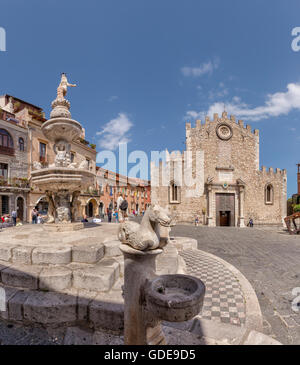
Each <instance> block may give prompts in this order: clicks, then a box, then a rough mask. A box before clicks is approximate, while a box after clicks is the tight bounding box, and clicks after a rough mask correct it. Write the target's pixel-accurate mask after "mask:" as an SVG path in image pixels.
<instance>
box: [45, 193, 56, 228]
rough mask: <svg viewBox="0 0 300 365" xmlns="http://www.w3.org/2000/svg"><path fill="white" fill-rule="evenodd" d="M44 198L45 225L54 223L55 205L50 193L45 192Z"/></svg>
mask: <svg viewBox="0 0 300 365" xmlns="http://www.w3.org/2000/svg"><path fill="white" fill-rule="evenodd" d="M46 198H47V201H48V220H47V223H54V222H55V205H54V200H53V196H52V192H51V191H46Z"/></svg>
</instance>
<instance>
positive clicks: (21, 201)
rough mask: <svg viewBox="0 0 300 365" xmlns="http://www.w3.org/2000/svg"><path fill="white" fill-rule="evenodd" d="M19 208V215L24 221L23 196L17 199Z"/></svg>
mask: <svg viewBox="0 0 300 365" xmlns="http://www.w3.org/2000/svg"><path fill="white" fill-rule="evenodd" d="M17 208H18V209H17V217H18V218H19V219H20V221H21V222H22V221H23V218H24V199H23V198H21V197H19V198H18V199H17Z"/></svg>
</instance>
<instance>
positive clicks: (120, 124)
mask: <svg viewBox="0 0 300 365" xmlns="http://www.w3.org/2000/svg"><path fill="white" fill-rule="evenodd" d="M132 126H133V123H132V122H131V120H130V119H129V118H128V116H127V115H126V114H125V113H119V115H118V117H117V118H115V119H112V120H110V121H109V122H108V123H106V124H105V126H104V127H103V129H102V131H100V132H97V133H96V134H97V135H98V136H102V137H101V138H99V140H98V144H99V146H100V147H101V148H105V149H108V150H115V149H116V148H117V147H118V145H119V143H128V142H130V139H129V135H128V132H129V130H130V129H131V128H132Z"/></svg>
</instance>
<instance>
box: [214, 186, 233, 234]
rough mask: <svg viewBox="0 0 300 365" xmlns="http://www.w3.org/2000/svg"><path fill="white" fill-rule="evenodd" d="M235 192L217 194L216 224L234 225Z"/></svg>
mask: <svg viewBox="0 0 300 365" xmlns="http://www.w3.org/2000/svg"><path fill="white" fill-rule="evenodd" d="M234 217H235V211H234V194H229V193H219V194H218V193H217V194H216V225H217V226H222V227H226V226H227V227H229V226H234V225H235V223H234Z"/></svg>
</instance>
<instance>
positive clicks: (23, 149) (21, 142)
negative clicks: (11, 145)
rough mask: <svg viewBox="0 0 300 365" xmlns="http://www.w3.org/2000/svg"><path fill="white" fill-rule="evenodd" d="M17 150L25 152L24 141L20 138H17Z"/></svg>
mask: <svg viewBox="0 0 300 365" xmlns="http://www.w3.org/2000/svg"><path fill="white" fill-rule="evenodd" d="M19 150H20V151H23V152H24V151H25V147H24V139H23V138H22V137H20V138H19Z"/></svg>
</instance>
